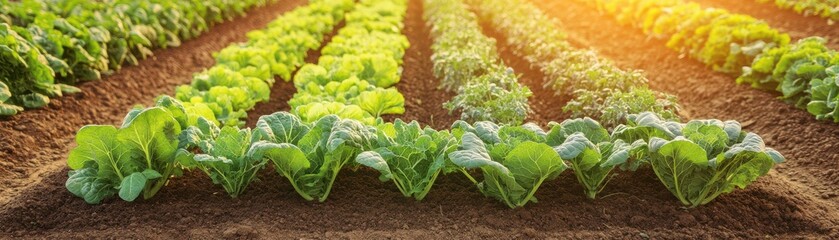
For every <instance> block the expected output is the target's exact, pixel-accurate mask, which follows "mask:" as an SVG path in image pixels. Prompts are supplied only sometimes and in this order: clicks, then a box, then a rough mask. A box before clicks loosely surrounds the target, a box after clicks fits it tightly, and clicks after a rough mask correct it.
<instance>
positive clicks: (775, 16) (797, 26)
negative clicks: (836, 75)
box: [690, 0, 839, 49]
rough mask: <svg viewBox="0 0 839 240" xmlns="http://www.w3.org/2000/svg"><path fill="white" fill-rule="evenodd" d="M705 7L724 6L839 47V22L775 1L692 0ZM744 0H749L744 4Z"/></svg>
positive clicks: (771, 24) (800, 35) (795, 34)
mask: <svg viewBox="0 0 839 240" xmlns="http://www.w3.org/2000/svg"><path fill="white" fill-rule="evenodd" d="M690 1H692V2H696V3H699V4H700V5H702V6H705V7H715V8H723V9H726V10H728V11H731V12H734V13H740V14H745V15H749V16H752V17H755V18H757V19H761V20H764V21H766V22H767V23H769V25H770V26H772V27H774V28H777V29H780V30H782V31H783V32H785V33H788V34H789V35H790V36H791V37H792V38H793V39H794V40H797V39H802V38H807V37H813V36H819V37H826V38H828V42H829V44H828V47H830V48H833V49H839V23H834V24H833V25H829V24H828V22H827V19H825V18H820V17H816V16H809V17H805V16H804V15H801V14H798V13H796V12H795V11H793V10H792V9H781V8H780V7H778V6H777V5H775V1H769V2H766V3H759V2H757V1H755V0H741V1H731V0H690ZM744 2H747V3H746V4H744Z"/></svg>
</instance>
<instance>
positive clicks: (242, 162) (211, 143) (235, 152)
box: [178, 118, 267, 198]
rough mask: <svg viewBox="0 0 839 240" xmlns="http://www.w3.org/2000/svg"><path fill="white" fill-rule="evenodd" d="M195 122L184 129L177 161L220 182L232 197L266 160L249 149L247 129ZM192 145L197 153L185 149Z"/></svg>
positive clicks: (214, 181) (249, 142)
mask: <svg viewBox="0 0 839 240" xmlns="http://www.w3.org/2000/svg"><path fill="white" fill-rule="evenodd" d="M199 122H200V124H198V125H197V126H190V127H189V128H188V129H186V130H184V134H182V136H183V137H182V138H181V139H182V140H187V147H185V148H182V149H181V150H179V152H178V154H179V156H178V162H179V163H180V164H181V165H182V166H184V167H187V168H197V169H200V170H201V171H202V172H204V173H206V174H207V176H209V177H210V179H212V180H213V183H215V184H220V185H222V187H223V188H224V190H225V191H227V194H229V195H230V197H233V198H236V197H238V196H239V195H241V194H242V192H244V191H245V189H246V188H247V187H248V184H250V183H251V181H253V180H254V179H255V178H256V174H257V172H258V171H259V170H261V169H262V168H263V167H264V166H265V164H266V163H267V161H266V159H264V158H256V157H254V156H253V155H251V154H250V153H252V152H251V151H249V150H250V149H251V146H252V142H253V141H252V140H251V136H252V134H251V130H250V129H237V128H235V127H230V126H225V127H222V128H221V129H219V128H218V127H217V126H216V125H215V124H213V123H212V122H209V121H206V120H205V119H204V118H201V119H200V120H199ZM193 146H194V147H196V148H198V150H200V153H199V154H192V153H191V152H189V151H187V150H186V149H190V148H191V147H193Z"/></svg>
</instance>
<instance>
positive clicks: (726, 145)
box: [649, 120, 784, 207]
mask: <svg viewBox="0 0 839 240" xmlns="http://www.w3.org/2000/svg"><path fill="white" fill-rule="evenodd" d="M649 152H650V164H651V166H652V168H653V170H654V171H655V174H656V176H658V178H659V180H661V182H662V183H663V184H664V185H665V186H666V187H667V189H668V190H670V192H671V193H673V195H675V196H676V197H677V198H678V199H679V200H680V201H681V202H682V204H684V205H686V206H690V207H696V206H699V205H703V204H707V203H708V202H710V201H712V200H714V199H715V198H716V197H717V196H719V195H721V194H723V193H730V192H732V191H734V189H735V188H745V187H746V186H748V185H749V184H751V183H752V182H754V181H755V180H757V178H758V177H760V176H763V175H765V174H766V173H768V172H769V170H770V169H771V168H772V167H773V166H774V165H775V164H778V163H781V162H783V161H784V157H783V156H782V155H781V154H780V153H779V152H777V151H775V150H773V149H771V148H767V147H766V146H765V145H764V143H763V139H761V138H760V137H759V136H758V135H757V134H754V133H745V132H743V131H741V130H740V124H739V123H737V122H734V121H727V122H722V121H719V120H694V121H691V122H688V123H687V124H686V125H684V128H682V129H681V131H680V134H679V135H678V136H676V137H675V138H674V139H672V140H665V139H662V138H658V137H652V139H650V142H649Z"/></svg>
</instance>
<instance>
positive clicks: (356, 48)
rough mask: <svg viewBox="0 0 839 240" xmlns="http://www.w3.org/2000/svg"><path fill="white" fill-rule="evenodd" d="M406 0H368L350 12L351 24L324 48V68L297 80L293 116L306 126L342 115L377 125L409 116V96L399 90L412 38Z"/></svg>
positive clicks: (311, 68) (303, 71) (307, 69)
mask: <svg viewBox="0 0 839 240" xmlns="http://www.w3.org/2000/svg"><path fill="white" fill-rule="evenodd" d="M406 12H407V4H406V3H405V1H403V0H398V1H380V0H362V1H359V3H358V4H356V6H355V9H354V10H353V11H351V12H349V13H347V16H346V21H345V23H346V24H345V26H344V27H343V28H341V30H339V31H338V34H337V35H336V36H335V37H333V38H332V41H331V42H330V43H329V44H327V45H326V46H324V47H323V49H321V57H320V59H318V64H317V65H315V64H307V65H305V66H303V67H301V68H300V71H299V72H298V73H297V75H296V76H294V86H295V87H296V88H297V93H295V94H294V96H293V97H292V98H291V100H289V102H288V103H289V106H290V107H291V109H292V112H293V113H295V114H296V115H298V116H300V118H302V119H303V120H304V121H305V122H313V121H316V120H318V119H320V118H321V117H323V116H326V115H329V114H336V115H338V116H340V117H341V118H351V119H356V120H361V121H362V122H365V123H373V122H375V119H376V118H378V117H380V116H382V115H384V114H402V113H404V112H405V98H404V97H403V96H402V94H401V93H399V91H398V90H397V89H396V88H395V87H393V86H394V85H395V84H396V83H398V82H399V80H400V77H401V75H402V63H403V61H402V57H403V56H404V55H405V50H406V49H407V48H408V46H409V43H408V39H407V38H406V37H405V36H404V35H402V34H401V31H402V28H404V24H403V23H402V21H403V19H404V16H405V14H406Z"/></svg>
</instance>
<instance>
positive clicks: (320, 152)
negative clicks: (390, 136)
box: [249, 112, 377, 202]
mask: <svg viewBox="0 0 839 240" xmlns="http://www.w3.org/2000/svg"><path fill="white" fill-rule="evenodd" d="M254 131H255V133H254V135H255V136H258V137H256V138H255V140H261V141H258V142H256V143H254V145H253V147H252V148H251V150H250V152H249V154H250V155H251V156H253V157H254V158H256V159H260V158H266V159H270V160H271V162H273V163H274V167H275V169H276V170H277V173H279V174H280V175H282V176H284V177H286V178H288V180H289V181H290V182H291V185H292V186H293V187H294V189H295V190H296V191H297V193H298V194H300V196H301V197H303V198H304V199H306V200H314V199H317V200H318V201H321V202H323V201H325V200H326V198H327V196H329V192H330V191H331V189H332V184H333V183H334V182H335V177H337V176H338V172H340V171H341V169H342V168H343V167H344V165H346V164H347V163H348V162H350V161H351V160H353V159H355V157H356V156H357V155H358V154H359V153H361V152H362V151H367V150H371V149H374V148H376V147H377V146H376V144H377V138H376V134H377V133H376V129H375V128H373V127H368V126H366V125H364V124H362V123H360V122H358V121H355V120H348V119H340V118H338V117H337V116H335V115H328V116H325V117H323V118H321V119H319V120H318V121H316V122H314V123H311V124H306V123H303V122H302V121H301V120H300V119H299V118H297V117H296V116H294V115H292V114H289V113H286V112H279V113H275V114H272V115H268V116H263V117H261V118H260V120H259V122H258V123H257V128H256V129H255V130H254Z"/></svg>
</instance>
